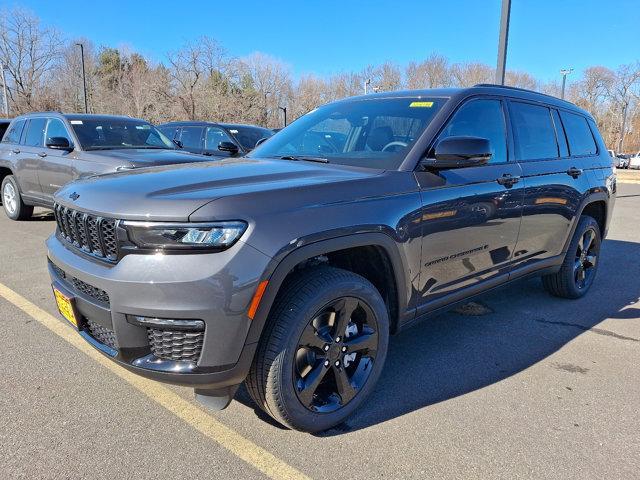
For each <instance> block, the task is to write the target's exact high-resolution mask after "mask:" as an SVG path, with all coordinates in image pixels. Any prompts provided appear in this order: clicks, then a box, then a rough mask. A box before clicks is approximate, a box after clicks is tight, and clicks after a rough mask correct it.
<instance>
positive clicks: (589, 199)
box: [562, 189, 610, 255]
mask: <svg viewBox="0 0 640 480" xmlns="http://www.w3.org/2000/svg"><path fill="white" fill-rule="evenodd" d="M609 196H610V195H608V194H607V193H606V192H604V191H602V190H601V189H597V190H595V191H594V190H591V192H590V193H589V194H587V195H586V196H585V197H584V198H583V199H582V202H580V206H579V207H578V209H577V210H576V215H575V218H574V220H573V225H571V233H570V234H569V236H568V237H567V240H566V241H565V244H564V248H563V249H562V254H563V255H565V254H566V253H567V250H568V249H569V244H570V243H571V240H572V239H573V236H574V235H575V233H576V228H577V227H578V222H579V221H580V217H581V216H582V212H584V209H585V208H586V207H587V205H589V204H590V203H594V202H600V201H602V202H604V203H605V205H607V202H608V201H609ZM604 214H605V221H604V224H605V225H606V224H607V218H606V215H607V209H606V207H605V211H604Z"/></svg>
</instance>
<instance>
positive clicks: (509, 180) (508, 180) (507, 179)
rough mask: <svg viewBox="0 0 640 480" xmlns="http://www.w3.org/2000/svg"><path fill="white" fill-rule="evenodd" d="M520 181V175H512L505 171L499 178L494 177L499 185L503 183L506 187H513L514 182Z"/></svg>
mask: <svg viewBox="0 0 640 480" xmlns="http://www.w3.org/2000/svg"><path fill="white" fill-rule="evenodd" d="M519 181H520V177H514V176H513V175H511V174H510V173H505V174H504V175H502V176H501V177H499V178H496V182H498V183H499V184H500V185H504V186H505V187H507V188H511V187H513V186H514V185H515V184H516V183H518V182H519Z"/></svg>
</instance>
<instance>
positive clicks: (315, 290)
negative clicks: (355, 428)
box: [246, 267, 389, 432]
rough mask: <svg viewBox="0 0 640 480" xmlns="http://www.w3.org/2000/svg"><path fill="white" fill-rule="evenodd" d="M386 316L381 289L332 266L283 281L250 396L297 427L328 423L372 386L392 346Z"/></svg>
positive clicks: (315, 429)
mask: <svg viewBox="0 0 640 480" xmlns="http://www.w3.org/2000/svg"><path fill="white" fill-rule="evenodd" d="M388 341H389V317H388V313H387V309H386V305H385V304H384V301H383V300H382V297H381V296H380V293H379V292H378V291H377V290H376V288H375V287H374V286H373V285H372V284H371V283H370V282H369V281H368V280H366V279H365V278H363V277H361V276H360V275H356V274H355V273H352V272H348V271H346V270H341V269H337V268H332V267H320V268H314V269H310V270H307V271H302V272H300V273H298V274H296V276H295V277H294V278H293V279H292V280H291V281H289V282H287V285H286V286H285V287H284V290H283V292H281V294H280V295H279V297H278V299H277V300H276V303H275V304H274V307H273V309H272V313H271V314H270V316H269V319H268V321H267V325H266V327H265V331H264V333H263V338H262V340H261V342H260V345H259V347H258V352H257V353H256V358H255V360H254V363H253V365H252V367H251V370H250V372H249V376H248V377H247V381H246V383H247V387H248V391H249V393H250V395H251V397H252V398H253V400H254V401H255V402H256V404H258V406H260V408H262V409H263V410H264V411H265V412H266V413H268V414H269V415H271V416H272V417H273V418H274V419H275V420H277V421H278V422H280V423H282V424H283V425H286V426H288V427H290V428H293V429H296V430H302V431H307V432H318V431H323V430H327V429H328V428H331V427H333V426H335V425H337V424H339V423H341V422H342V421H344V420H345V419H346V418H347V417H348V416H349V415H351V414H352V413H353V412H354V410H355V409H356V408H358V406H359V405H360V404H361V403H362V401H363V400H364V399H365V397H366V396H367V395H368V394H369V393H370V392H371V390H372V389H373V387H374V385H375V383H376V381H377V380H378V377H379V376H380V372H381V371H382V367H383V365H384V361H385V358H386V353H387V344H388Z"/></svg>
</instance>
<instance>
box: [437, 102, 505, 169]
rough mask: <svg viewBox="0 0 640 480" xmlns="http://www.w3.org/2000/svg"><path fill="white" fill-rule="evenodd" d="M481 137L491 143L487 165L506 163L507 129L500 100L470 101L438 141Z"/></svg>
mask: <svg viewBox="0 0 640 480" xmlns="http://www.w3.org/2000/svg"><path fill="white" fill-rule="evenodd" d="M457 136H465V137H481V138H486V139H488V140H489V141H490V142H491V153H492V155H491V160H489V163H503V162H506V161H507V128H506V125H505V119H504V112H503V110H502V102H501V101H500V100H492V99H485V100H471V101H470V102H468V103H466V104H464V105H463V106H462V107H460V109H459V110H458V111H457V112H456V113H455V114H454V116H453V118H452V119H451V120H450V121H449V123H448V124H447V126H446V127H445V129H444V130H443V131H442V133H441V134H440V137H439V138H438V141H440V140H442V139H444V138H447V137H457Z"/></svg>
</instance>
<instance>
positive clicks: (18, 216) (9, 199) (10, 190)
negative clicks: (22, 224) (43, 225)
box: [1, 175, 33, 220]
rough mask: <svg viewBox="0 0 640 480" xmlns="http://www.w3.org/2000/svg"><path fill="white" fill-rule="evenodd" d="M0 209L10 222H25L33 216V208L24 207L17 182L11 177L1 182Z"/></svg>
mask: <svg viewBox="0 0 640 480" xmlns="http://www.w3.org/2000/svg"><path fill="white" fill-rule="evenodd" d="M1 188H2V207H3V208H4V211H5V213H6V214H7V217H9V218H10V219H11V220H27V219H29V218H31V215H32V214H33V207H32V206H31V205H25V203H24V202H23V201H22V197H21V196H20V188H19V187H18V182H16V179H15V177H14V176H13V175H7V176H6V177H4V180H2V187H1Z"/></svg>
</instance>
